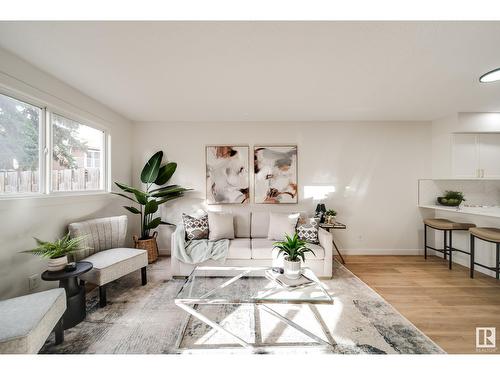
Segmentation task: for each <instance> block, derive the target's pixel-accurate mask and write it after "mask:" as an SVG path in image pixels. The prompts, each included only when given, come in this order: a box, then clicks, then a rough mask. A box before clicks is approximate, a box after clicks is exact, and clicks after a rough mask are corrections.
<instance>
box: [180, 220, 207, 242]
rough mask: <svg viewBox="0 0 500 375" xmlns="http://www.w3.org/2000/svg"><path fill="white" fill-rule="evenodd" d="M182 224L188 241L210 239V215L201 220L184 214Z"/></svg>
mask: <svg viewBox="0 0 500 375" xmlns="http://www.w3.org/2000/svg"><path fill="white" fill-rule="evenodd" d="M182 222H183V223H184V229H185V231H186V239H187V240H189V241H190V240H206V239H207V238H208V215H207V214H205V215H203V216H202V217H200V218H196V217H192V216H189V215H186V214H182Z"/></svg>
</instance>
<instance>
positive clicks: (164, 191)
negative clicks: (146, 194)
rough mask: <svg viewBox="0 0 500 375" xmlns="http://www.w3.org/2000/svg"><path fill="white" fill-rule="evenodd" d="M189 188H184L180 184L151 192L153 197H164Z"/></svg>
mask: <svg viewBox="0 0 500 375" xmlns="http://www.w3.org/2000/svg"><path fill="white" fill-rule="evenodd" d="M189 190H191V189H186V188H183V187H181V186H176V187H171V188H165V189H161V190H158V191H157V192H156V193H154V194H152V196H153V197H156V198H159V197H165V196H169V195H172V194H175V193H184V192H186V191H189Z"/></svg>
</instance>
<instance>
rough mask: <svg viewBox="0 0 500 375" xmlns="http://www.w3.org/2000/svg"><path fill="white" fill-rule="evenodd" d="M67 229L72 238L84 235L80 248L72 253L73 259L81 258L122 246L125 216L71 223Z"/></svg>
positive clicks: (125, 227)
mask: <svg viewBox="0 0 500 375" xmlns="http://www.w3.org/2000/svg"><path fill="white" fill-rule="evenodd" d="M68 229H69V233H70V235H71V237H72V238H74V237H79V236H85V240H84V241H83V242H82V245H81V249H80V250H77V251H76V252H75V253H74V258H75V260H82V259H83V258H86V257H88V256H90V255H92V254H94V253H97V252H99V251H103V250H108V249H113V248H118V247H123V246H124V244H125V236H126V234H127V216H125V215H122V216H114V217H105V218H101V219H93V220H87V221H81V222H78V223H71V224H70V225H69V226H68Z"/></svg>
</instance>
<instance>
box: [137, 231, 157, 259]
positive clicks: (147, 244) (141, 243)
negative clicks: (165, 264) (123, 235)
mask: <svg viewBox="0 0 500 375" xmlns="http://www.w3.org/2000/svg"><path fill="white" fill-rule="evenodd" d="M156 237H158V232H154V233H153V237H151V238H148V239H147V240H140V239H139V238H138V237H137V236H134V237H133V238H134V247H135V248H136V249H143V250H146V251H147V252H148V263H153V262H156V261H157V260H158V244H157V243H156Z"/></svg>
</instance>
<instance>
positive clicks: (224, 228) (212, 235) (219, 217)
mask: <svg viewBox="0 0 500 375" xmlns="http://www.w3.org/2000/svg"><path fill="white" fill-rule="evenodd" d="M233 238H234V219H233V214H230V213H225V212H209V213H208V239H209V240H210V241H217V240H222V239H228V240H232V239H233Z"/></svg>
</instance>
